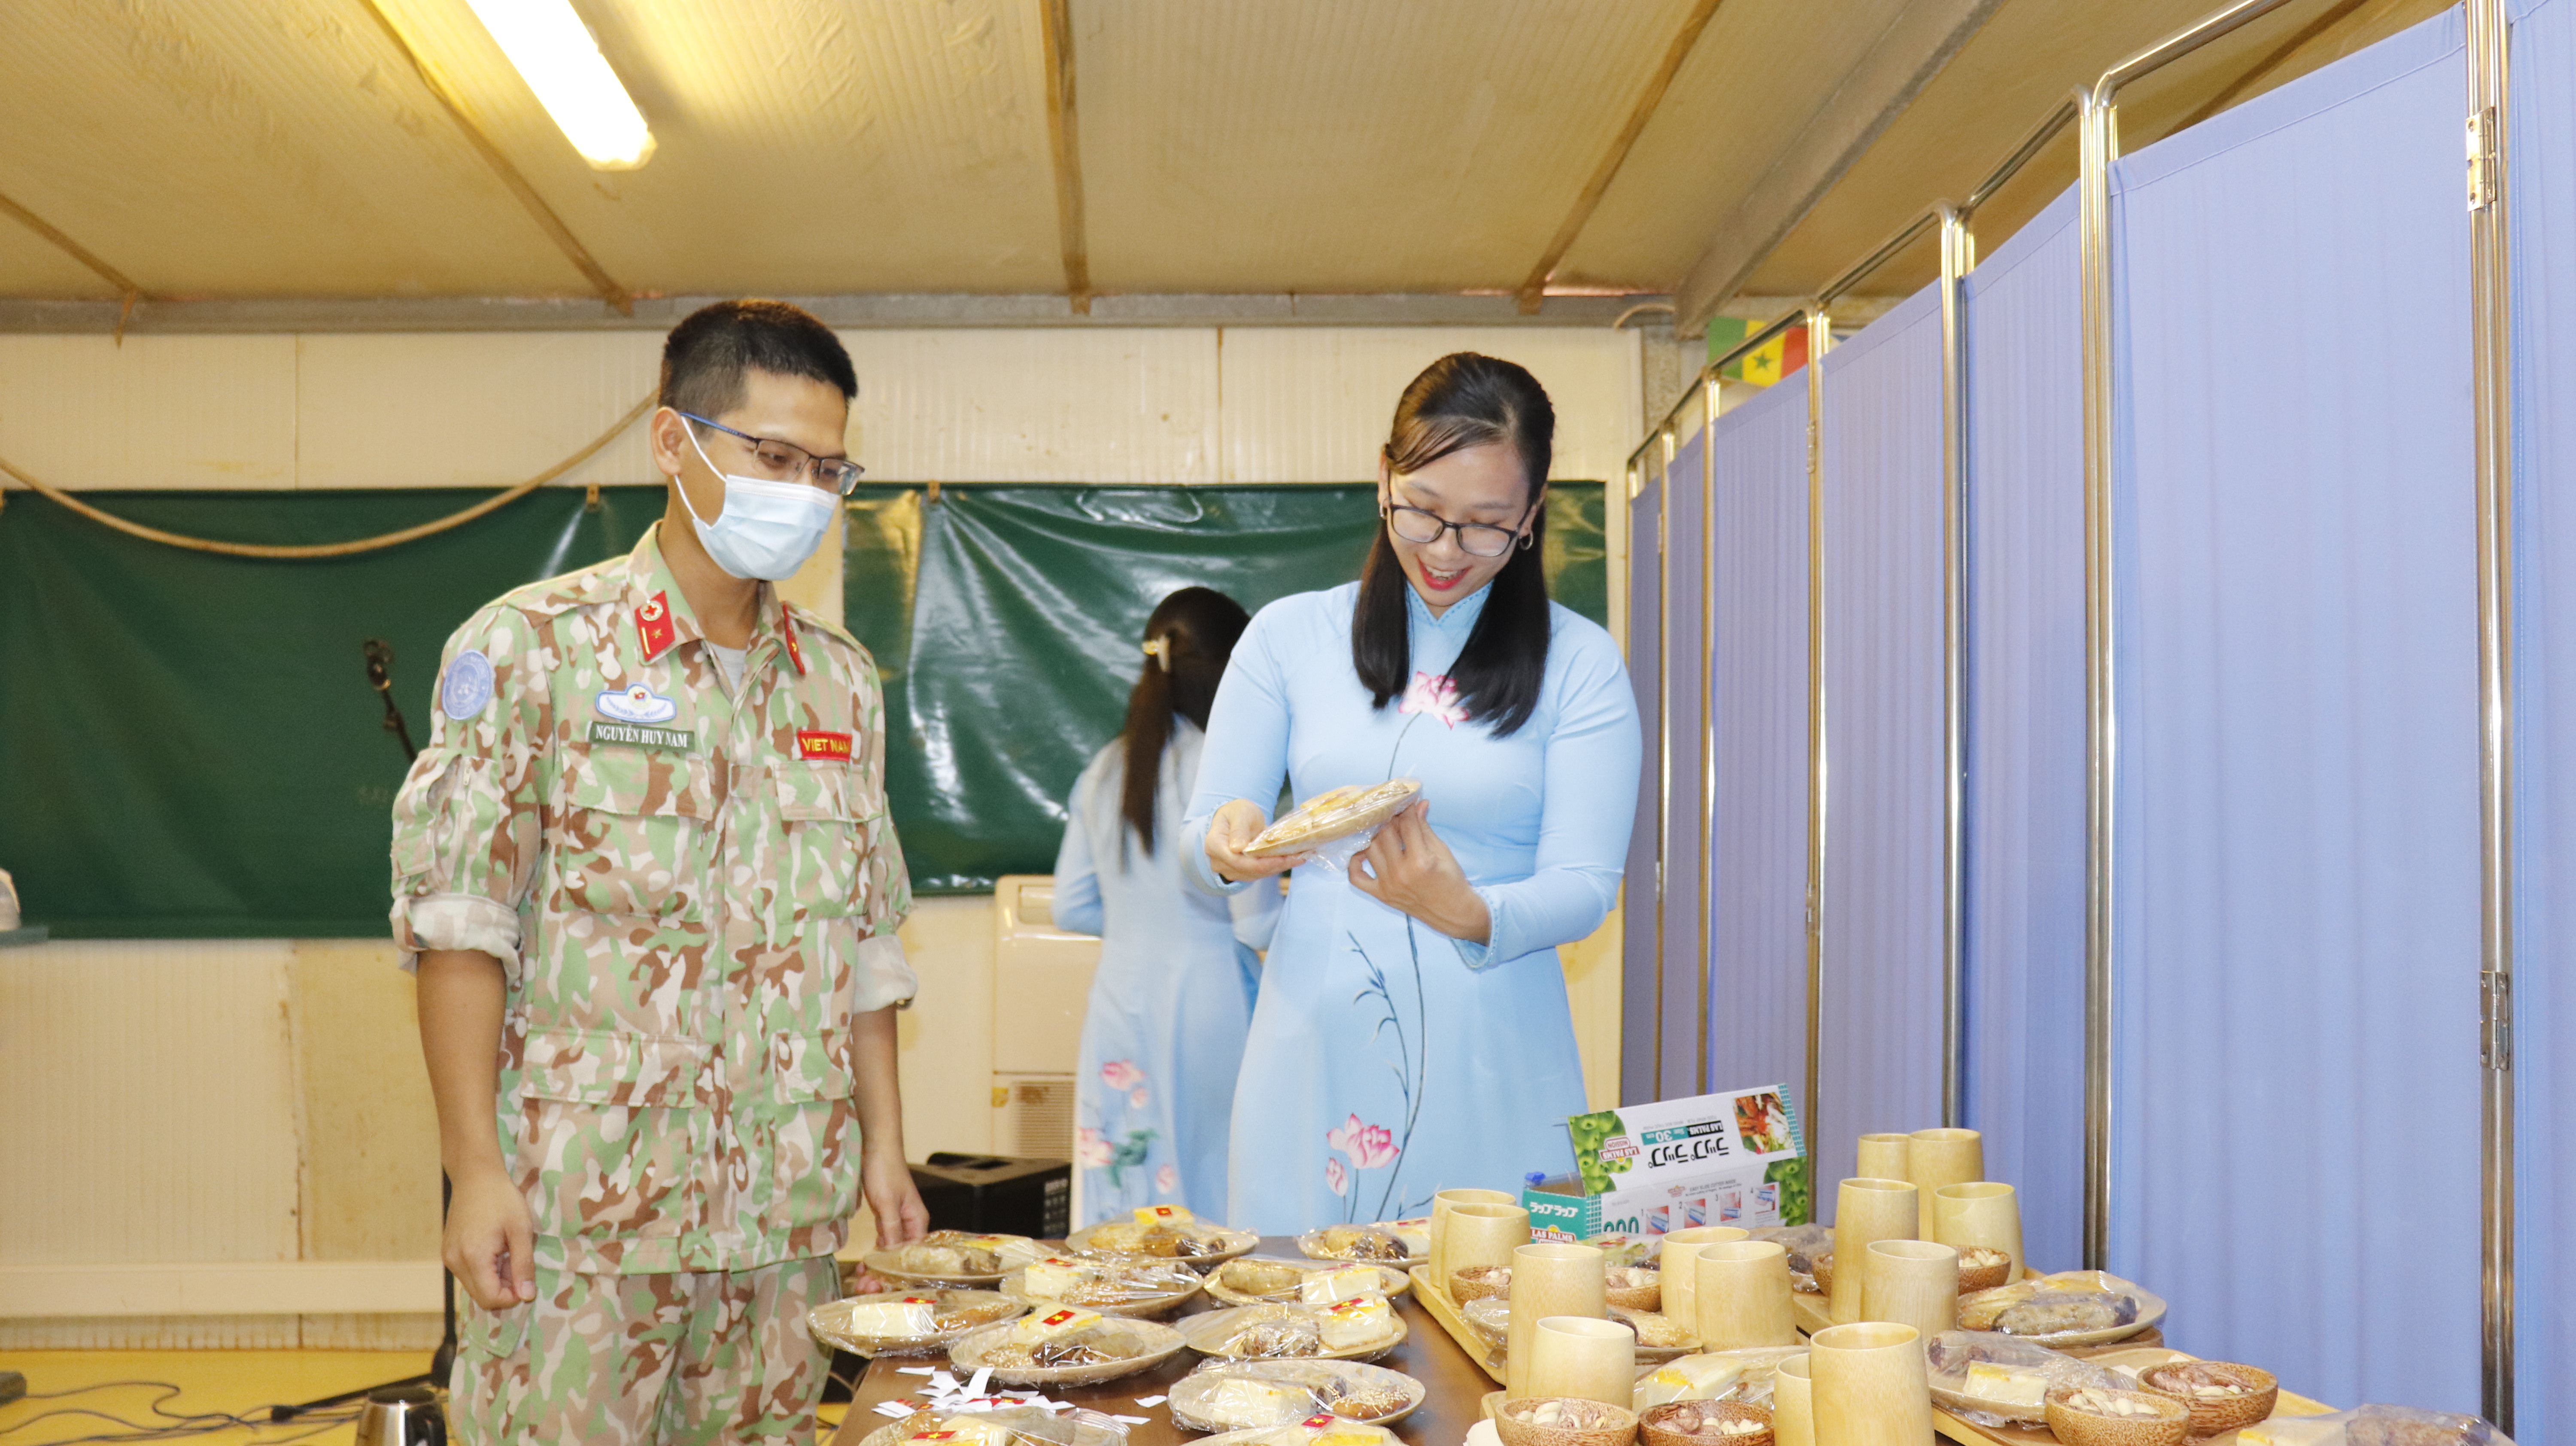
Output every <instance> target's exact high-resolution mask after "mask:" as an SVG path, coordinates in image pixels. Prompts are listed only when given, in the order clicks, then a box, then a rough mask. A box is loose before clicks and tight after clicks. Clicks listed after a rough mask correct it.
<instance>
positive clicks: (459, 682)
mask: <svg viewBox="0 0 2576 1446" xmlns="http://www.w3.org/2000/svg"><path fill="white" fill-rule="evenodd" d="M491 701H492V660H491V659H490V658H487V657H485V656H483V654H482V653H481V652H480V651H478V650H477V649H474V648H467V649H466V650H465V651H464V652H461V653H458V654H457V655H456V661H455V662H452V663H450V664H448V665H447V677H446V679H445V680H444V681H442V682H441V683H440V684H439V685H438V706H439V708H440V709H441V710H442V711H443V712H445V713H446V714H447V716H448V717H450V718H454V719H456V720H457V721H459V722H463V721H464V720H465V719H468V718H471V717H473V716H474V715H475V714H477V713H480V712H482V711H483V705H484V704H486V703H489V702H491Z"/></svg>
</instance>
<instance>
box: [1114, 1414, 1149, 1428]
mask: <svg viewBox="0 0 2576 1446" xmlns="http://www.w3.org/2000/svg"><path fill="white" fill-rule="evenodd" d="M1109 1419H1110V1420H1112V1421H1124V1422H1126V1423H1127V1424H1128V1425H1130V1426H1142V1425H1144V1424H1145V1423H1146V1422H1148V1421H1151V1420H1153V1419H1154V1418H1153V1417H1151V1416H1112V1417H1110V1418H1109Z"/></svg>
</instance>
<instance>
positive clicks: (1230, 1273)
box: [1208, 1255, 1406, 1305]
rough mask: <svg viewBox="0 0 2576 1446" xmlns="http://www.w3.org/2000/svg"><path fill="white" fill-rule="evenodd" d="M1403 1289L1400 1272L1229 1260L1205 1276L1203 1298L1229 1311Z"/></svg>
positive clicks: (1386, 1268) (1360, 1266)
mask: <svg viewBox="0 0 2576 1446" xmlns="http://www.w3.org/2000/svg"><path fill="white" fill-rule="evenodd" d="M1405 1284H1406V1282H1405V1277H1404V1272H1403V1271H1402V1270H1401V1269H1399V1268H1397V1267H1395V1266H1392V1265H1371V1264H1367V1263H1364V1262H1353V1263H1347V1264H1345V1263H1341V1262H1332V1261H1322V1262H1319V1261H1312V1260H1306V1261H1296V1260H1279V1259H1276V1258H1273V1257H1269V1256H1259V1255H1256V1256H1251V1257H1248V1258H1246V1259H1242V1260H1229V1261H1227V1262H1225V1263H1224V1264H1223V1265H1220V1266H1217V1267H1216V1268H1215V1269H1214V1270H1213V1271H1211V1272H1210V1273H1209V1275H1208V1293H1209V1294H1210V1295H1213V1296H1215V1297H1217V1298H1218V1299H1219V1300H1222V1301H1225V1302H1226V1303H1228V1304H1229V1305H1259V1304H1266V1303H1271V1302H1278V1303H1282V1304H1302V1305H1331V1304H1333V1303H1334V1302H1335V1301H1343V1300H1349V1299H1350V1298H1351V1297H1353V1296H1358V1295H1395V1294H1397V1293H1399V1292H1401V1291H1402V1290H1403V1289H1404V1287H1405Z"/></svg>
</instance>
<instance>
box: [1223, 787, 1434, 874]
mask: <svg viewBox="0 0 2576 1446" xmlns="http://www.w3.org/2000/svg"><path fill="white" fill-rule="evenodd" d="M1421 796H1422V780H1421V779H1418V778H1391V779H1388V780H1387V781H1386V782H1384V783H1381V784H1378V785H1376V786H1375V787H1365V786H1362V785H1359V784H1351V785H1348V786H1345V787H1342V788H1335V789H1328V790H1326V791H1325V792H1322V793H1319V794H1316V795H1315V796H1314V797H1312V798H1310V799H1307V800H1306V801H1305V802H1304V803H1302V804H1299V805H1298V806H1297V807H1295V808H1293V809H1291V810H1289V811H1288V812H1287V813H1285V814H1282V815H1281V816H1280V818H1279V821H1278V822H1277V823H1274V824H1272V825H1271V826H1270V827H1268V828H1266V829H1263V830H1262V831H1261V832H1260V833H1258V834H1256V835H1254V837H1253V840H1252V842H1250V843H1248V844H1245V845H1244V846H1243V852H1244V853H1245V854H1246V855H1248V856H1250V857H1252V858H1277V857H1288V856H1292V855H1299V854H1303V855H1307V856H1309V857H1311V858H1313V859H1314V860H1315V861H1317V862H1319V863H1321V864H1323V865H1324V866H1325V867H1327V868H1331V869H1337V870H1338V869H1347V868H1349V867H1350V865H1351V860H1352V859H1354V858H1357V857H1358V856H1359V852H1360V850H1362V849H1364V848H1367V847H1368V844H1369V840H1370V839H1372V838H1375V837H1376V836H1377V831H1378V829H1379V828H1380V827H1381V826H1383V825H1384V824H1385V823H1386V821H1387V820H1388V819H1390V818H1393V817H1395V816H1396V815H1397V814H1398V813H1401V812H1403V811H1404V809H1405V808H1406V807H1407V806H1409V805H1410V804H1411V803H1412V802H1413V801H1414V800H1415V799H1417V798H1419V797H1421Z"/></svg>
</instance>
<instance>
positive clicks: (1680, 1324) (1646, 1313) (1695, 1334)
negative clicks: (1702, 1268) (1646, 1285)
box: [1610, 1305, 1699, 1355]
mask: <svg viewBox="0 0 2576 1446" xmlns="http://www.w3.org/2000/svg"><path fill="white" fill-rule="evenodd" d="M1610 1318H1611V1319H1612V1320H1615V1321H1618V1322H1621V1323H1622V1324H1624V1325H1626V1326H1627V1327H1628V1329H1630V1330H1632V1331H1635V1332H1636V1333H1637V1350H1638V1353H1639V1354H1640V1355H1643V1354H1646V1353H1648V1352H1654V1351H1661V1352H1663V1353H1665V1354H1667V1355H1669V1354H1671V1353H1673V1352H1675V1351H1686V1350H1695V1349H1697V1348H1698V1346H1699V1331H1698V1330H1697V1329H1695V1328H1694V1327H1693V1326H1691V1325H1690V1324H1687V1323H1685V1322H1684V1321H1683V1320H1682V1318H1681V1317H1679V1316H1671V1315H1665V1314H1664V1313H1663V1312H1661V1311H1652V1310H1637V1309H1635V1308H1633V1307H1630V1306H1624V1305H1614V1306H1612V1307H1610Z"/></svg>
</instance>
